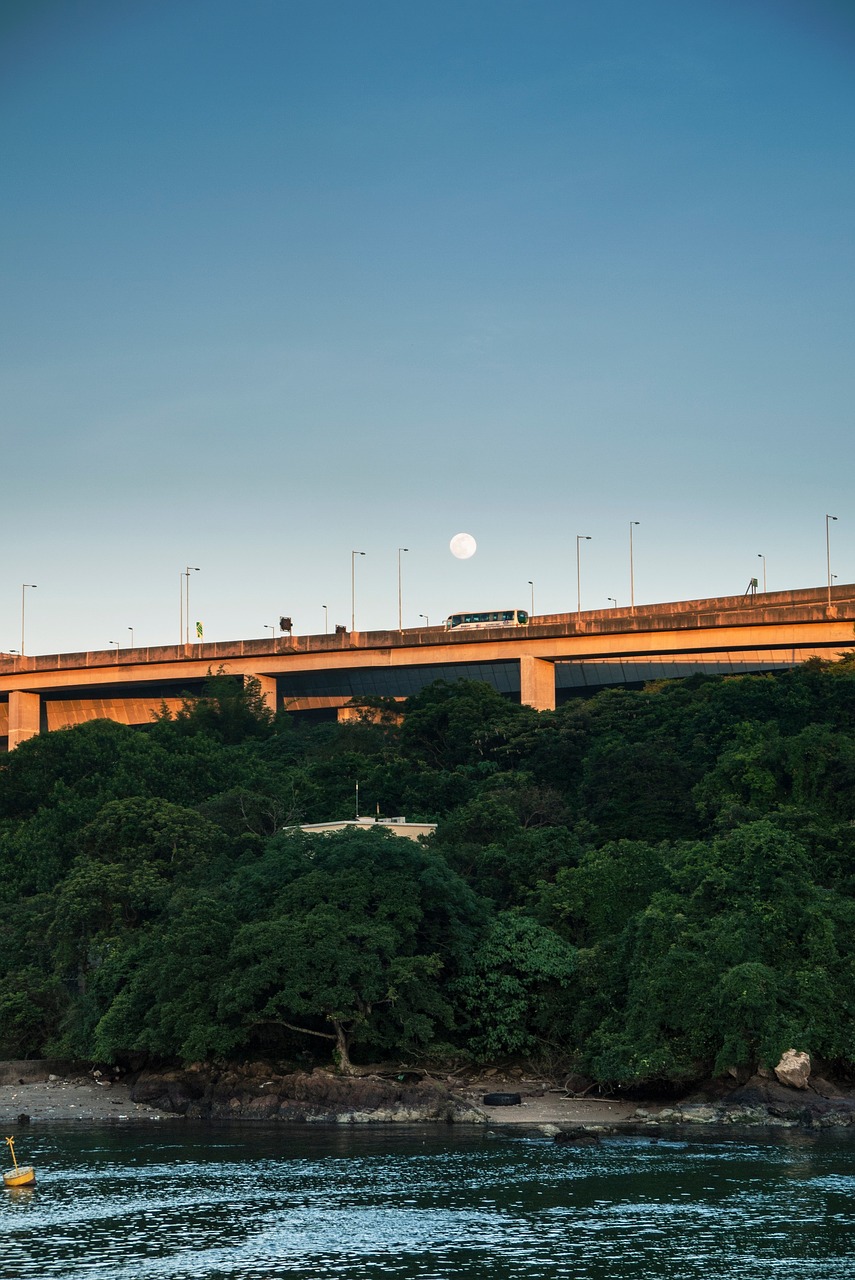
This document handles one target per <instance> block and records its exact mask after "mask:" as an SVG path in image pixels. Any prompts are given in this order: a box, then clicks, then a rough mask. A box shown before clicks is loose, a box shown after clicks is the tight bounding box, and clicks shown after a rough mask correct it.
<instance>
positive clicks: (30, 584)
mask: <svg viewBox="0 0 855 1280" xmlns="http://www.w3.org/2000/svg"><path fill="white" fill-rule="evenodd" d="M38 585H39V584H38V583H37V582H22V583H21V657H23V656H24V653H25V652H26V651H25V649H24V607H25V605H24V602H25V601H26V599H27V588H28V587H29V588H30V590H31V591H35V589H36V587H37V586H38Z"/></svg>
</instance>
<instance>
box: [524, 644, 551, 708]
mask: <svg viewBox="0 0 855 1280" xmlns="http://www.w3.org/2000/svg"><path fill="white" fill-rule="evenodd" d="M520 702H521V703H522V704H523V705H524V706H526V707H534V709H535V711H554V710H555V666H554V664H553V663H551V662H544V661H543V659H542V658H532V657H529V656H528V655H527V654H523V655H522V657H521V658H520Z"/></svg>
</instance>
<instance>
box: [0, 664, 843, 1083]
mask: <svg viewBox="0 0 855 1280" xmlns="http://www.w3.org/2000/svg"><path fill="white" fill-rule="evenodd" d="M404 710H405V715H404V718H403V722H402V723H400V724H396V723H395V720H394V718H393V717H392V716H391V715H389V716H386V717H385V718H386V720H387V721H388V723H383V722H382V721H381V722H380V723H368V722H365V723H351V724H343V725H334V724H324V725H315V726H313V727H307V726H300V725H297V724H295V723H294V722H293V720H291V719H289V717H288V716H287V715H285V716H282V717H281V718H277V719H275V720H274V719H273V717H271V716H270V715H269V714H268V713H267V712H266V710H265V707H264V704H263V702H262V701H261V699H260V698H259V696H258V691H257V690H256V689H253V688H252V687H250V688H248V689H247V690H243V689H242V688H241V687H239V686H238V685H236V684H234V683H233V682H232V681H231V680H229V679H228V678H227V677H224V676H215V677H213V678H212V679H211V681H210V682H209V688H208V692H207V695H206V696H205V697H204V698H200V699H188V700H187V701H186V702H185V705H184V709H183V711H182V712H181V713H180V714H179V715H178V716H176V717H173V718H171V717H170V716H169V715H168V713H166V712H164V714H163V715H162V716H161V717H159V718H158V719H157V720H156V721H155V722H154V723H153V724H152V725H151V726H150V727H149V728H147V729H143V730H132V729H128V728H125V727H122V726H120V725H117V724H113V723H111V722H107V721H96V722H93V723H90V724H87V725H83V726H81V727H79V728H75V729H71V730H66V731H62V732H57V733H52V734H47V735H44V736H42V737H39V738H35V739H32V740H30V741H28V742H26V743H24V744H23V745H22V746H21V747H20V748H19V749H18V750H17V751H15V752H13V753H12V754H10V755H9V756H8V757H6V758H4V760H3V762H2V765H0V904H1V905H2V911H0V930H2V951H3V958H4V965H3V974H2V978H0V1056H3V1057H25V1056H39V1055H44V1056H50V1057H81V1058H88V1059H94V1060H100V1061H106V1062H113V1061H123V1060H125V1061H126V1060H128V1059H129V1058H130V1059H136V1060H140V1061H141V1060H142V1058H143V1057H145V1058H146V1059H148V1060H150V1061H157V1062H167V1061H181V1062H189V1061H194V1060H199V1059H205V1058H232V1057H241V1058H245V1057H248V1056H252V1055H259V1056H266V1057H272V1058H278V1059H282V1060H290V1061H292V1062H298V1063H299V1062H301V1061H303V1062H306V1061H308V1060H309V1059H310V1058H313V1059H314V1060H316V1061H318V1060H319V1061H323V1060H326V1061H329V1059H330V1056H331V1055H334V1056H335V1057H336V1060H337V1061H338V1062H339V1064H340V1065H341V1066H342V1068H344V1069H347V1067H348V1065H349V1063H350V1061H351V1060H352V1061H355V1062H359V1061H360V1060H361V1061H369V1060H372V1059H376V1058H377V1057H378V1056H380V1055H387V1056H388V1055H407V1056H408V1057H409V1059H410V1060H414V1059H416V1058H417V1059H419V1060H421V1061H426V1062H430V1061H437V1062H439V1061H446V1062H447V1061H453V1060H455V1059H457V1060H466V1059H469V1060H473V1061H476V1062H477V1061H481V1062H484V1061H488V1060H497V1059H502V1058H508V1057H515V1058H528V1059H533V1060H538V1059H539V1060H540V1061H541V1062H546V1063H551V1064H558V1063H560V1064H561V1065H562V1066H563V1067H565V1068H568V1069H569V1068H570V1067H572V1068H575V1069H576V1070H579V1071H583V1072H585V1073H587V1074H588V1075H590V1076H591V1077H592V1078H594V1079H595V1080H597V1081H599V1082H602V1083H607V1084H609V1085H612V1086H615V1085H624V1086H628V1085H634V1086H636V1087H637V1086H640V1085H644V1084H650V1083H651V1082H656V1081H668V1082H674V1083H679V1082H688V1081H690V1080H693V1079H697V1078H699V1077H701V1076H703V1075H708V1074H710V1073H720V1072H723V1071H726V1070H727V1069H728V1068H731V1067H754V1066H756V1065H758V1064H766V1065H774V1064H775V1062H776V1061H777V1060H778V1058H779V1057H780V1054H781V1052H782V1051H783V1050H784V1049H787V1048H790V1047H795V1048H799V1049H807V1050H809V1051H810V1052H811V1053H813V1054H814V1055H818V1056H819V1057H821V1058H822V1059H824V1060H825V1062H826V1063H827V1064H828V1066H829V1067H830V1069H832V1070H837V1071H839V1072H841V1073H844V1074H845V1073H851V1072H852V1071H853V1069H855V662H853V661H852V660H850V659H848V658H847V659H844V660H842V661H839V662H834V663H828V664H819V663H808V664H806V665H805V666H803V667H801V668H799V669H797V670H794V671H793V672H790V673H788V674H785V675H778V676H762V677H760V676H758V677H741V678H735V679H707V678H693V679H691V680H687V681H683V682H668V683H662V684H657V685H655V686H650V687H648V688H646V689H645V690H643V691H636V692H633V691H621V692H605V693H602V694H600V695H599V696H597V697H595V698H592V699H590V700H588V701H576V702H572V703H570V704H568V705H566V706H565V707H563V708H561V709H560V710H558V711H555V712H541V713H537V712H535V711H532V710H530V709H529V708H527V707H520V706H517V705H514V704H511V703H509V702H508V701H506V700H505V699H503V698H502V697H500V696H499V695H498V694H496V693H494V692H492V691H491V690H490V689H489V688H488V687H487V686H484V685H477V684H470V683H459V684H452V685H448V684H442V683H440V684H435V685H432V686H431V687H429V688H428V689H426V690H424V691H423V692H422V693H421V694H419V695H418V696H416V697H414V698H412V699H410V701H409V702H408V703H407V704H406V706H405V708H404ZM374 712H375V714H380V715H381V716H382V715H383V707H382V705H380V706H377V707H375V708H374ZM357 782H358V783H359V794H360V797H361V804H362V807H363V812H367V813H374V812H375V809H376V808H377V807H379V810H380V812H381V813H384V814H405V815H406V816H407V817H408V818H409V819H412V820H422V821H437V822H438V823H439V826H438V830H437V833H436V835H435V836H434V837H432V838H431V839H430V840H428V841H426V842H421V843H414V842H411V841H409V840H405V839H401V838H395V837H393V836H391V835H390V834H389V833H388V832H384V831H382V830H379V829H372V830H370V831H359V830H352V829H351V830H347V831H345V832H343V833H341V834H337V835H321V836H319V835H306V834H303V833H302V832H300V831H299V830H295V829H294V828H296V827H297V825H298V824H299V823H301V822H318V821H322V820H327V819H333V818H348V817H351V816H352V815H353V811H354V791H355V784H356V783H357Z"/></svg>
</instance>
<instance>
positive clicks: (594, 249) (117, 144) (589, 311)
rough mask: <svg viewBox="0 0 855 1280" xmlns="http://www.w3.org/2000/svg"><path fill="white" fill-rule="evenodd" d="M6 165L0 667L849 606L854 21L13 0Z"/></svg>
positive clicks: (782, 10) (513, 7)
mask: <svg viewBox="0 0 855 1280" xmlns="http://www.w3.org/2000/svg"><path fill="white" fill-rule="evenodd" d="M0 130H2V156H3V161H2V174H0V221H2V226H3V228H4V234H3V236H2V240H1V241H0V466H1V467H2V503H0V536H1V537H2V548H0V650H3V649H6V650H8V649H18V648H20V646H21V622H22V596H24V597H25V598H26V615H25V624H26V635H25V645H26V651H27V653H31V654H36V653H57V652H76V651H80V650H87V649H90V650H91V649H106V648H108V647H109V646H110V644H111V642H112V643H113V644H114V645H115V644H116V643H118V644H120V645H121V646H122V647H124V646H125V645H127V644H129V643H130V641H131V638H132V636H133V639H134V643H135V644H136V645H138V646H142V645H145V646H150V645H160V644H173V643H175V642H176V641H177V640H178V639H179V633H180V622H181V619H180V612H179V610H180V602H181V594H180V592H181V586H182V584H183V583H184V582H185V581H186V578H185V577H184V576H182V575H183V574H184V571H185V570H186V569H187V567H188V566H193V570H194V571H193V572H192V574H191V579H190V590H191V598H190V617H191V620H192V622H193V623H194V624H195V622H196V620H199V621H201V622H202V623H203V627H204V636H205V639H206V640H211V641H216V640H234V639H250V638H260V637H263V636H265V635H270V634H271V628H276V629H277V630H278V620H279V617H280V615H283V614H285V615H288V616H290V617H291V618H292V619H293V624H294V630H295V632H297V633H300V634H306V633H312V634H316V633H320V632H323V630H324V628H325V625H328V626H329V628H330V629H332V628H333V626H334V625H335V624H344V625H347V626H348V627H349V626H350V623H351V616H352V615H353V616H354V617H355V621H356V626H357V629H359V630H374V629H385V628H391V627H395V626H397V621H398V559H399V548H407V549H408V550H406V551H401V552H400V561H401V566H402V568H401V583H402V607H403V624H404V626H405V627H409V626H417V625H419V624H420V622H423V621H424V620H425V619H429V620H430V623H431V625H434V624H438V623H440V622H441V621H442V620H443V619H444V618H445V616H446V615H447V614H449V613H451V612H452V611H459V610H462V609H479V608H480V609H488V608H508V607H515V608H526V609H528V608H530V607H531V602H532V590H533V592H534V606H535V612H536V613H552V612H561V611H567V610H573V609H575V608H576V603H577V589H578V587H579V586H580V585H581V600H582V607H583V608H587V609H599V608H606V607H608V606H609V602H610V599H611V600H616V601H617V602H618V605H620V606H623V605H626V604H628V603H629V597H630V589H631V583H630V560H629V531H630V522H634V521H637V522H638V524H637V525H633V561H634V584H633V585H634V593H635V600H636V603H644V602H650V603H653V602H664V601H669V600H685V599H694V598H701V597H709V596H716V595H730V594H741V593H742V592H743V591H745V589H746V587H747V585H748V583H749V580H750V579H751V577H754V576H756V577H758V579H759V583H760V587H761V589H762V586H763V578H762V574H763V568H764V566H765V569H766V573H767V585H768V589H769V590H770V591H773V590H786V589H790V588H801V587H811V586H819V585H824V584H825V582H826V578H827V572H828V567H827V559H826V516H827V515H832V514H833V515H835V516H837V520H836V521H834V522H828V523H829V528H830V550H831V570H832V572H834V573H835V574H836V576H837V580H838V581H839V582H840V583H851V582H853V581H855V503H853V500H852V494H853V485H852V471H853V468H852V464H853V454H855V444H853V441H855V431H853V427H855V422H853V417H855V414H853V404H855V396H853V391H855V359H853V352H855V343H853V336H855V289H853V283H854V282H853V276H855V270H853V267H855V262H853V259H855V253H854V252H853V246H854V245H855V217H854V216H853V210H855V164H853V159H855V8H853V6H852V4H851V3H850V2H849V0H804V2H802V0H689V2H688V3H687V0H646V2H645V3H644V4H639V3H638V0H597V3H592V2H591V0H585V2H584V3H583V2H582V0H431V3H430V4H427V3H414V2H412V3H411V2H409V0H109V2H108V0H5V3H4V4H3V6H2V8H0ZM459 532H468V533H470V534H471V535H473V537H474V538H475V539H476V541H477V544H478V550H477V552H476V554H475V555H474V556H473V557H472V558H471V559H469V560H465V561H462V560H457V559H455V558H454V557H453V556H452V555H451V553H450V551H449V541H450V539H451V538H452V537H453V535H455V534H457V533H459ZM579 535H582V536H584V539H585V540H584V541H582V542H580V543H578V547H579V562H578V563H579V569H580V573H579V575H578V578H577V536H579ZM588 539H590V540H588ZM354 551H363V552H364V553H365V554H364V556H357V557H354V556H353V554H352V553H353V552H354ZM761 557H765V560H762V559H761ZM197 568H198V572H196V571H195V570H196V569H197ZM24 583H32V584H35V587H34V588H29V589H27V590H26V591H24V590H23V589H22V588H23V584H24ZM532 583H533V584H534V586H533V588H532V585H531V584H532ZM352 588H353V589H352ZM324 606H326V608H325V607H324Z"/></svg>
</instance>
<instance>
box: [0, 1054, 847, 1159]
mask: <svg viewBox="0 0 855 1280" xmlns="http://www.w3.org/2000/svg"><path fill="white" fill-rule="evenodd" d="M178 1118H184V1119H187V1120H191V1121H192V1120H198V1121H217V1122H221V1121H237V1122H267V1123H276V1124H279V1123H304V1124H455V1125H459V1124H472V1125H490V1126H492V1127H496V1126H502V1127H506V1126H514V1127H518V1128H519V1127H522V1128H527V1129H530V1130H534V1131H538V1132H540V1133H542V1134H543V1135H544V1136H548V1137H553V1138H555V1139H556V1141H561V1142H568V1143H573V1142H579V1143H588V1142H590V1141H598V1140H599V1138H600V1137H602V1136H605V1135H608V1134H611V1133H627V1132H631V1133H654V1132H656V1131H658V1130H663V1129H677V1130H682V1131H686V1130H688V1131H695V1132H697V1131H698V1130H700V1129H701V1128H706V1129H709V1130H713V1129H716V1130H725V1131H726V1130H728V1129H730V1130H731V1131H737V1130H740V1131H741V1130H743V1129H754V1130H757V1129H761V1128H762V1129H769V1130H776V1129H796V1128H799V1129H803V1130H809V1131H822V1130H831V1129H834V1130H838V1131H839V1130H844V1129H852V1130H853V1131H855V1093H853V1091H852V1090H851V1089H849V1088H846V1087H843V1086H837V1085H835V1084H833V1083H831V1082H829V1081H827V1080H825V1079H823V1078H821V1077H813V1078H811V1079H810V1080H809V1081H805V1082H803V1083H801V1084H799V1085H788V1084H782V1083H781V1082H780V1081H779V1080H777V1079H775V1078H770V1077H769V1074H765V1075H762V1076H761V1075H758V1076H754V1077H752V1078H751V1079H749V1080H745V1081H742V1082H739V1081H736V1080H732V1079H727V1080H724V1081H715V1082H712V1083H711V1084H710V1085H709V1086H708V1087H707V1088H705V1089H701V1090H698V1091H696V1092H694V1093H692V1094H689V1095H688V1096H687V1097H685V1098H683V1099H680V1100H677V1101H669V1102H659V1101H646V1102H641V1103H639V1102H636V1101H632V1100H628V1099H626V1098H617V1097H611V1098H608V1097H600V1096H591V1094H590V1093H588V1094H587V1095H586V1096H578V1093H577V1094H576V1095H574V1092H573V1091H572V1090H571V1089H569V1088H561V1087H558V1086H556V1085H555V1084H554V1083H553V1082H550V1081H544V1080H538V1079H536V1078H531V1077H524V1076H523V1075H522V1072H520V1071H519V1069H517V1070H516V1071H513V1072H510V1073H508V1074H503V1073H501V1072H498V1071H496V1070H491V1071H489V1072H486V1073H483V1074H480V1075H475V1076H469V1077H467V1078H460V1077H444V1078H442V1077H440V1078H438V1077H436V1076H432V1075H430V1074H428V1073H427V1072H425V1071H420V1070H414V1069H410V1068H406V1067H401V1068H376V1069H371V1070H366V1071H365V1073H363V1074H360V1075H356V1076H339V1075H336V1074H334V1073H333V1072H331V1071H326V1070H321V1069H316V1070H314V1071H308V1072H307V1071H282V1070H276V1069H275V1068H274V1067H273V1066H271V1064H269V1063H263V1062H252V1063H244V1064H241V1065H234V1066H229V1067H216V1066H213V1065H211V1064H197V1065H195V1066H192V1067H187V1068H171V1069H161V1070H154V1069H145V1070H141V1071H139V1072H138V1073H136V1074H132V1075H129V1076H127V1077H124V1078H122V1077H121V1076H120V1074H119V1073H117V1072H112V1071H107V1070H105V1071H103V1072H102V1071H99V1070H97V1069H94V1068H91V1067H89V1066H88V1065H87V1064H69V1063H62V1062H33V1061H29V1062H7V1063H0V1121H2V1122H3V1123H4V1124H6V1125H10V1124H15V1123H19V1124H27V1123H30V1122H67V1121H84V1122H90V1123H101V1122H105V1121H107V1122H123V1123H124V1122H129V1121H152V1120H165V1119H178Z"/></svg>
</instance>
